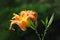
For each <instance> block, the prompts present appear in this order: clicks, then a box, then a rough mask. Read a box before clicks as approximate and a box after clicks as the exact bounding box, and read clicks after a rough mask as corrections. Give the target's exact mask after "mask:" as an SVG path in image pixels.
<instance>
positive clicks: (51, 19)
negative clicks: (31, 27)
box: [47, 14, 54, 28]
mask: <svg viewBox="0 0 60 40" xmlns="http://www.w3.org/2000/svg"><path fill="white" fill-rule="evenodd" d="M53 19H54V14H52V16H51V18H50V20H49V23H48V25H47V28H48V27H49V26H50V25H51V24H52V22H53Z"/></svg>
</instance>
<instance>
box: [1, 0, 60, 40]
mask: <svg viewBox="0 0 60 40" xmlns="http://www.w3.org/2000/svg"><path fill="white" fill-rule="evenodd" d="M22 10H33V11H36V12H37V13H38V15H39V16H38V22H39V23H38V28H37V30H38V32H39V33H40V34H42V33H43V30H44V28H45V27H44V26H43V25H42V23H41V21H40V20H41V19H43V20H44V19H45V18H46V17H47V16H48V17H49V18H50V16H51V15H52V13H54V14H55V18H54V21H53V23H52V25H51V27H50V28H49V30H48V31H47V34H46V36H45V40H60V0H0V40H38V37H37V35H36V34H35V32H34V30H32V29H30V28H27V31H25V32H23V31H22V30H20V29H19V28H18V26H17V25H13V26H14V28H15V29H16V31H11V30H9V25H10V20H11V18H12V17H13V15H12V14H13V13H14V12H15V13H17V14H18V13H19V12H20V11H22Z"/></svg>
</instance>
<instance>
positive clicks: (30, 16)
mask: <svg viewBox="0 0 60 40" xmlns="http://www.w3.org/2000/svg"><path fill="white" fill-rule="evenodd" d="M28 18H31V19H32V20H33V21H36V17H35V16H33V15H29V16H28Z"/></svg>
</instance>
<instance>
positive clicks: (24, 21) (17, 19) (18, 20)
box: [9, 10, 37, 31]
mask: <svg viewBox="0 0 60 40" xmlns="http://www.w3.org/2000/svg"><path fill="white" fill-rule="evenodd" d="M36 14H37V13H36V12H34V11H31V10H28V11H21V12H20V13H19V15H17V14H16V13H13V15H14V17H13V18H12V20H10V21H11V24H10V28H9V29H12V30H15V29H14V28H12V25H13V24H17V25H18V26H19V28H20V29H21V30H23V31H26V30H27V28H26V26H30V23H29V22H30V19H31V20H32V21H33V22H34V21H36V19H37V18H36Z"/></svg>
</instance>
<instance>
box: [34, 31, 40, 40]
mask: <svg viewBox="0 0 60 40" xmlns="http://www.w3.org/2000/svg"><path fill="white" fill-rule="evenodd" d="M35 33H36V34H37V36H38V38H39V40H41V38H40V34H39V33H38V32H37V30H35Z"/></svg>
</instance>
